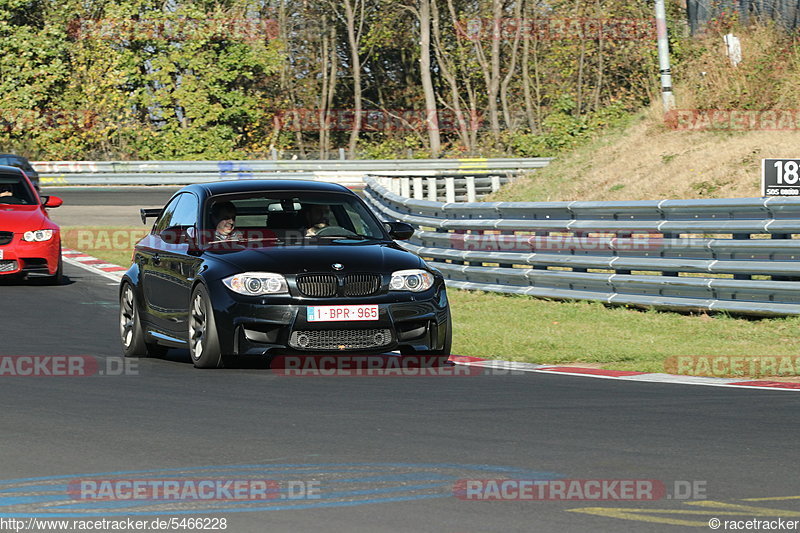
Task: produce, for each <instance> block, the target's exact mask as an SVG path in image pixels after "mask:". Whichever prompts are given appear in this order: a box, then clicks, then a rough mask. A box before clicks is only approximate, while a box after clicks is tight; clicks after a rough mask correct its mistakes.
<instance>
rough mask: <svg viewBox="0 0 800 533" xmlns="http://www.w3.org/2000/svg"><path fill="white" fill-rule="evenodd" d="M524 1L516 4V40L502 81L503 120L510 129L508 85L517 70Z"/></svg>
mask: <svg viewBox="0 0 800 533" xmlns="http://www.w3.org/2000/svg"><path fill="white" fill-rule="evenodd" d="M523 1H524V0H517V2H516V5H515V6H514V18H515V19H516V20H517V31H516V33H515V34H514V42H513V43H512V45H511V62H510V64H509V66H508V71H507V72H506V75H505V77H503V81H502V82H501V83H500V103H501V104H502V105H503V122H505V124H506V128H509V129H511V128H513V127H514V126H515V125H514V124H512V120H511V112H510V111H509V106H508V86H509V84H510V83H511V79H512V78H513V77H514V73H515V72H516V70H517V50H519V39H520V35H521V33H522V23H521V15H522V4H523Z"/></svg>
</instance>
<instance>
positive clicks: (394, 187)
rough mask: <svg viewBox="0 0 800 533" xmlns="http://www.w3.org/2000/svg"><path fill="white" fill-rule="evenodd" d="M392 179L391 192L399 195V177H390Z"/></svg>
mask: <svg viewBox="0 0 800 533" xmlns="http://www.w3.org/2000/svg"><path fill="white" fill-rule="evenodd" d="M391 179H392V192H393V193H395V194H397V195H399V194H400V179H399V178H391Z"/></svg>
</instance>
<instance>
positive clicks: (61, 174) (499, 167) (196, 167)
mask: <svg viewBox="0 0 800 533" xmlns="http://www.w3.org/2000/svg"><path fill="white" fill-rule="evenodd" d="M549 162H550V159H548V158H534V159H385V160H351V161H336V160H305V161H302V160H289V161H281V160H253V161H36V162H34V163H33V167H34V168H35V169H36V170H37V171H38V172H39V174H40V176H41V178H40V179H41V183H42V185H45V186H46V185H139V184H161V185H185V184H189V183H200V182H206V181H219V180H239V179H265V178H266V179H278V178H281V179H286V178H291V179H316V180H322V181H330V182H335V183H341V184H343V185H347V186H357V185H361V184H362V183H363V179H364V177H365V176H367V175H368V174H375V173H380V174H381V175H387V176H388V175H395V176H417V177H420V176H422V177H426V176H427V177H435V176H445V175H448V176H465V175H482V174H485V175H488V174H498V175H514V174H517V173H519V172H526V171H531V170H535V169H539V168H542V167H545V166H547V164H548V163H549Z"/></svg>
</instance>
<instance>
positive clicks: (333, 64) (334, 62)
mask: <svg viewBox="0 0 800 533" xmlns="http://www.w3.org/2000/svg"><path fill="white" fill-rule="evenodd" d="M330 41H331V48H330V60H329V61H328V63H329V67H330V72H329V74H328V80H329V81H328V94H327V95H325V109H327V110H328V112H330V110H331V108H332V107H333V97H334V96H335V94H336V81H337V72H338V70H339V69H338V66H339V58H338V56H337V55H336V27H335V26H334V27H332V28H331V34H330ZM325 131H326V133H325V157H327V156H328V153H329V152H330V142H331V130H330V123H328V127H327V128H326V129H325Z"/></svg>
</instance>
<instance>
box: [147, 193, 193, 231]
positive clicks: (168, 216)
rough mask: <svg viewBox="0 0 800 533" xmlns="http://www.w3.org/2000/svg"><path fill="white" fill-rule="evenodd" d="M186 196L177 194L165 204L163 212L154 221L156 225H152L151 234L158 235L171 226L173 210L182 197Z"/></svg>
mask: <svg viewBox="0 0 800 533" xmlns="http://www.w3.org/2000/svg"><path fill="white" fill-rule="evenodd" d="M184 196H186V195H185V194H179V195H178V196H176V197H175V198H173V199H172V201H170V203H168V204H167V206H166V207H165V208H164V211H162V212H161V216H160V217H159V218H158V220H156V223H155V224H154V225H153V231H152V232H151V233H153V234H154V235H158V234H159V233H161V232H162V231H164V230H165V229H167V228H168V227H170V226H172V225H173V224H172V217H173V216H174V214H175V210H176V209H177V208H178V204H179V203H180V202H181V200H182V199H183V197H184Z"/></svg>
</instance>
